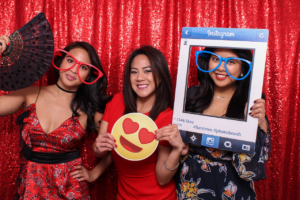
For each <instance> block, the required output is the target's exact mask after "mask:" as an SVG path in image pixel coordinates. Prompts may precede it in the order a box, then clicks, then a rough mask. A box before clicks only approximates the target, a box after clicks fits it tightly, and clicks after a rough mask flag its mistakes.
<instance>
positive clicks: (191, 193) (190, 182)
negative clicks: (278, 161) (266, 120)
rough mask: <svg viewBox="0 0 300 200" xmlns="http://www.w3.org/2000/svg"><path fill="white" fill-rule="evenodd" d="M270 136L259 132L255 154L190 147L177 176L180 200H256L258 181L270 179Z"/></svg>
mask: <svg viewBox="0 0 300 200" xmlns="http://www.w3.org/2000/svg"><path fill="white" fill-rule="evenodd" d="M269 146H270V134H269V130H268V132H267V133H265V132H264V131H263V130H262V129H260V128H258V130H257V140H256V147H255V154H254V155H249V154H245V153H237V152H230V151H225V150H219V149H214V148H208V147H203V146H201V147H196V146H190V151H189V153H188V154H187V155H186V156H185V157H184V158H182V159H181V165H180V166H179V168H178V171H177V173H176V192H177V197H178V199H179V200H190V199H191V200H194V199H195V200H196V199H199V200H200V199H201V200H202V199H206V200H210V199H216V200H218V199H221V200H254V199H256V193H255V190H254V181H255V180H260V179H265V178H266V171H265V170H266V161H267V160H268V159H269Z"/></svg>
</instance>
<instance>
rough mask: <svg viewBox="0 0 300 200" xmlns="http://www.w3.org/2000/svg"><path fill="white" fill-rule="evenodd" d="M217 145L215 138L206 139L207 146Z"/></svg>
mask: <svg viewBox="0 0 300 200" xmlns="http://www.w3.org/2000/svg"><path fill="white" fill-rule="evenodd" d="M214 143H215V139H214V138H211V137H207V138H206V144H207V145H214Z"/></svg>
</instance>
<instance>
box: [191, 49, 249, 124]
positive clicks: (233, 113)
mask: <svg viewBox="0 0 300 200" xmlns="http://www.w3.org/2000/svg"><path fill="white" fill-rule="evenodd" d="M204 50H205V51H210V52H214V51H215V48H205V49H204ZM231 50H232V51H233V52H234V53H235V54H236V55H237V56H238V57H239V58H243V59H246V60H249V61H251V62H252V53H251V50H245V49H231ZM209 60H210V57H209V58H204V57H199V58H198V65H199V66H203V67H204V68H205V69H208V67H209ZM246 65H247V64H244V65H242V73H243V74H246V73H247V72H248V66H246ZM250 77H251V73H250V74H249V75H248V76H247V77H246V78H245V79H243V80H240V81H236V90H235V92H234V94H233V96H232V98H231V100H230V102H229V104H228V108H227V111H226V114H225V116H226V117H229V118H237V119H244V110H245V105H246V102H247V100H248V94H249V84H250ZM197 78H198V81H199V82H200V85H201V86H200V87H197V90H196V91H195V93H194V95H192V96H191V97H189V98H188V99H187V101H186V107H185V110H186V111H193V112H197V113H203V111H204V110H206V109H207V108H208V107H209V106H210V104H211V102H212V100H213V97H214V84H215V83H214V82H213V80H212V79H211V77H210V76H209V73H204V72H201V71H200V70H197Z"/></svg>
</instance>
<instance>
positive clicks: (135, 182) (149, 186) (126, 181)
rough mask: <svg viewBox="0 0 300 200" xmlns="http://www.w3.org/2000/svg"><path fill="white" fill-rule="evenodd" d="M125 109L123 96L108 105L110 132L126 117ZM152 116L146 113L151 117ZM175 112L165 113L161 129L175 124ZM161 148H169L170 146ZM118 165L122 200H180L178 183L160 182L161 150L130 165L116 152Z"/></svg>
mask: <svg viewBox="0 0 300 200" xmlns="http://www.w3.org/2000/svg"><path fill="white" fill-rule="evenodd" d="M124 110H125V105H124V101H123V94H121V93H119V94H116V95H115V96H114V97H113V99H112V100H111V101H110V102H109V103H108V104H107V105H106V109H105V112H104V115H103V117H102V120H104V121H106V122H108V128H107V132H108V133H111V130H112V128H113V126H114V124H115V122H116V121H117V120H118V119H119V118H120V117H122V116H123V113H124ZM148 114H149V113H145V115H148ZM172 115H173V111H172V109H170V108H168V109H167V110H165V111H163V112H161V113H160V114H159V115H158V117H157V118H156V120H155V123H156V125H157V127H158V128H162V127H164V126H167V125H169V124H172ZM160 145H164V146H169V144H168V143H161V142H160ZM112 157H113V160H114V163H115V165H116V167H117V169H118V174H119V175H118V196H117V198H118V199H141V200H143V199H149V200H150V199H151V200H152V199H154V200H160V199H176V191H175V182H174V180H172V181H171V182H170V183H168V184H167V185H164V186H161V185H159V183H158V181H157V179H156V173H155V167H156V161H157V150H156V151H155V152H154V153H153V154H152V155H151V156H149V157H148V158H146V159H144V160H141V161H129V160H126V159H124V158H122V157H121V156H119V154H117V153H116V152H115V151H114V150H113V151H112Z"/></svg>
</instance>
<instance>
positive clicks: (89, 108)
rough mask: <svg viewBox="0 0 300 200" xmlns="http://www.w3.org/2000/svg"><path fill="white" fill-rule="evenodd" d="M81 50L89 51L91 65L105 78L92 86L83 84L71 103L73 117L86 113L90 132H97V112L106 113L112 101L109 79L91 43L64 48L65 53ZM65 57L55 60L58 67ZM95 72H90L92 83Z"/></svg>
mask: <svg viewBox="0 0 300 200" xmlns="http://www.w3.org/2000/svg"><path fill="white" fill-rule="evenodd" d="M75 48H81V49H84V50H85V51H87V53H88V55H89V58H90V61H91V64H92V65H94V66H95V67H97V68H98V69H99V70H100V71H101V72H102V73H103V76H102V77H101V78H100V79H98V80H97V81H96V82H95V83H93V84H91V85H87V84H84V83H83V84H81V85H80V86H79V88H78V89H77V91H76V93H75V96H74V98H73V99H72V101H71V104H70V107H71V110H72V113H73V116H77V117H78V116H79V111H80V112H84V113H86V115H87V130H88V131H89V132H95V131H96V124H95V122H94V115H95V112H96V111H97V112H99V113H104V110H105V106H106V103H107V102H108V101H109V100H110V98H111V97H110V96H108V95H106V88H107V77H106V75H105V72H104V70H103V68H102V65H101V62H100V59H99V56H98V54H97V52H96V50H95V49H94V47H92V46H91V45H90V44H89V43H86V42H78V41H77V42H73V43H71V44H69V45H68V46H67V47H65V48H64V50H65V51H67V52H69V51H70V50H72V49H75ZM64 56H65V55H63V56H56V57H55V58H54V63H55V65H56V66H58V67H60V65H61V63H62V61H63V59H64ZM93 72H94V70H93V69H92V70H90V73H89V76H88V77H89V79H88V80H89V81H90V82H92V81H93V80H95V79H96V78H97V75H95V74H94V73H93ZM54 74H55V81H56V82H57V80H58V78H59V71H58V70H57V69H55V68H54Z"/></svg>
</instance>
